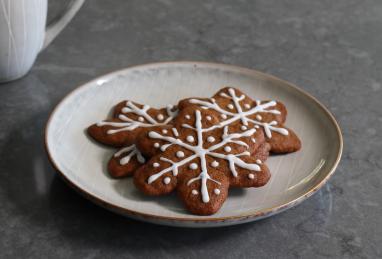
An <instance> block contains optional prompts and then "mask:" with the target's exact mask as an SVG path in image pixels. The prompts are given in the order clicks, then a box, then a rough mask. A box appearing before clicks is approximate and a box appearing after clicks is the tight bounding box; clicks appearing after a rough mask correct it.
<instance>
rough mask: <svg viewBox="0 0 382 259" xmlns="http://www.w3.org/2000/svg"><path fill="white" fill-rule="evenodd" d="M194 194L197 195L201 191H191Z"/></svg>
mask: <svg viewBox="0 0 382 259" xmlns="http://www.w3.org/2000/svg"><path fill="white" fill-rule="evenodd" d="M191 193H192V194H193V195H197V194H198V193H199V192H198V191H197V190H192V192H191Z"/></svg>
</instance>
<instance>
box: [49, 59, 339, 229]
mask: <svg viewBox="0 0 382 259" xmlns="http://www.w3.org/2000/svg"><path fill="white" fill-rule="evenodd" d="M223 86H234V87H237V88H239V89H240V90H242V91H244V92H245V93H247V94H248V95H249V96H251V97H252V98H256V99H274V100H280V101H281V102H283V103H284V104H285V105H286V107H287V109H288V117H287V121H286V125H287V126H288V127H290V128H292V129H293V130H294V131H295V132H296V133H297V134H298V136H299V137H300V139H301V141H302V149H301V151H299V152H296V153H293V154H287V155H278V156H271V157H270V158H269V159H268V161H267V165H268V167H269V168H270V171H271V173H272V178H271V180H270V181H269V182H268V184H267V185H265V186H264V187H261V188H250V189H231V190H230V194H229V197H228V199H227V201H226V202H225V203H224V205H223V207H222V208H221V209H220V211H219V212H218V213H216V214H214V215H211V216H195V215H192V214H189V213H188V212H187V211H186V210H185V209H184V208H183V206H182V204H181V203H180V202H179V200H178V199H177V197H176V196H175V195H170V196H166V197H147V196H144V195H142V194H141V193H139V192H138V190H137V189H136V188H135V187H134V185H133V183H132V179H131V178H127V179H123V180H114V179H111V178H109V177H108V175H107V172H106V164H107V161H108V159H109V158H110V156H111V155H112V154H113V152H114V150H113V149H108V148H105V147H103V146H100V145H98V144H96V143H95V142H93V141H92V140H90V139H89V138H88V137H87V135H86V133H85V130H86V128H87V127H88V126H89V125H90V124H92V123H94V122H97V121H101V120H103V119H105V118H106V115H108V114H109V112H110V110H111V108H112V106H113V105H115V104H116V103H118V102H120V101H122V100H125V99H130V100H134V101H136V102H140V103H145V104H149V105H150V106H153V107H162V106H165V105H166V104H176V103H177V101H178V100H179V99H182V98H186V97H191V96H197V97H209V96H211V95H212V94H214V93H215V92H216V91H217V90H219V89H220V88H221V87H223ZM46 147H47V151H48V154H49V157H50V159H51V161H52V163H53V165H54V166H55V167H56V169H57V170H58V171H59V173H60V174H61V175H62V176H63V177H64V179H65V180H66V181H67V182H68V183H69V184H70V185H71V186H72V187H74V188H75V189H76V190H78V191H79V192H80V193H82V194H84V195H85V196H86V197H88V198H89V199H91V200H92V201H94V202H96V203H97V204H99V205H101V206H104V207H106V208H108V209H111V210H113V211H115V212H117V213H120V214H123V215H126V216H129V217H133V218H136V219H140V220H144V221H149V222H153V223H158V224H166V225H171V226H186V227H214V226H224V225H233V224H239V223H244V222H249V221H253V220H257V219H260V218H263V217H267V216H270V215H274V214H276V213H278V212H281V211H283V210H285V209H287V208H290V207H292V206H294V205H296V204H298V203H299V202H301V201H303V200H304V199H306V198H307V197H309V196H310V195H312V194H313V193H314V192H315V191H317V190H318V189H319V188H320V187H322V185H323V184H324V183H325V182H326V181H327V180H328V179H329V177H330V176H331V175H332V173H333V172H334V170H335V168H336V166H337V164H338V162H339V159H340V156H341V152H342V137H341V132H340V129H339V127H338V125H337V123H336V122H335V120H334V118H333V117H332V115H331V114H330V113H329V112H328V111H327V110H326V109H325V108H324V107H323V106H322V105H321V104H320V103H319V102H318V101H317V100H315V99H314V98H313V97H311V96H310V95H308V94H306V93H305V92H303V91H301V90H300V89H298V88H297V87H296V86H293V85H292V84H290V83H287V82H285V81H282V80H280V79H277V78H275V77H273V76H269V75H266V74H263V73H260V72H257V71H254V70H250V69H245V68H240V67H235V66H229V65H221V64H213V63H200V62H169V63H157V64H148V65H142V66H136V67H132V68H127V69H124V70H120V71H117V72H114V73H111V74H108V75H105V76H103V77H100V78H97V79H95V80H93V81H91V82H89V83H86V84H84V85H82V86H81V87H79V88H77V89H76V90H75V91H73V92H72V93H70V94H69V95H68V96H67V97H66V98H65V99H64V100H63V101H62V102H61V103H60V104H59V105H58V106H57V107H56V109H55V110H54V112H53V113H52V115H51V117H50V119H49V122H48V125H47V128H46Z"/></svg>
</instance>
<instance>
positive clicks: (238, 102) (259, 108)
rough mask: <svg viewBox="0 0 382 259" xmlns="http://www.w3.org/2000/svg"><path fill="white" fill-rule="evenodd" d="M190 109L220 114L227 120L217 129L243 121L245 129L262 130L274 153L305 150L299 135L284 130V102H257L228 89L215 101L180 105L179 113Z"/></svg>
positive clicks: (192, 100)
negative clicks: (196, 108)
mask: <svg viewBox="0 0 382 259" xmlns="http://www.w3.org/2000/svg"><path fill="white" fill-rule="evenodd" d="M189 106H195V107H201V108H203V109H208V110H214V111H216V112H217V113H219V115H220V117H221V118H222V119H223V120H222V121H221V122H220V123H219V124H217V125H214V126H213V127H224V126H225V125H228V124H231V123H232V122H236V121H239V122H240V123H241V125H242V126H243V127H248V128H253V127H254V128H257V129H262V130H263V131H264V133H265V136H266V141H267V142H268V143H269V144H270V145H271V151H272V152H274V153H289V152H294V151H297V150H299V149H300V148H301V142H300V140H299V138H298V137H297V135H296V134H295V133H294V132H293V131H292V130H291V129H289V128H287V127H285V126H284V123H285V120H286V115H287V110H286V108H285V106H284V105H283V104H282V103H281V102H276V101H260V100H256V101H254V100H252V99H251V98H249V97H248V96H247V95H245V94H243V93H242V92H241V91H240V90H238V89H235V88H232V87H226V88H223V89H221V90H220V91H218V92H217V93H216V94H215V95H214V96H213V97H212V98H189V99H185V100H182V101H180V102H179V109H183V108H185V107H189Z"/></svg>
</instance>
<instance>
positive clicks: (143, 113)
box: [97, 101, 178, 134]
mask: <svg viewBox="0 0 382 259" xmlns="http://www.w3.org/2000/svg"><path fill="white" fill-rule="evenodd" d="M149 109H150V106H148V105H143V107H142V108H139V107H138V106H136V105H135V104H134V103H132V102H131V101H127V102H126V104H125V107H123V108H122V113H132V114H135V115H138V119H137V120H136V121H135V120H133V119H131V118H129V117H128V116H126V115H125V114H119V116H118V118H119V119H120V120H121V121H120V122H113V121H101V122H98V123H97V126H98V127H102V126H111V127H114V128H115V129H109V130H108V131H107V134H115V133H118V132H121V131H131V130H134V129H136V128H138V127H152V126H160V125H166V124H168V123H169V122H170V121H172V119H173V118H174V117H175V116H176V115H177V113H178V111H177V110H176V111H173V106H172V105H168V106H167V108H166V112H167V115H168V117H167V118H166V119H165V120H164V121H162V122H158V121H156V120H155V119H154V118H153V117H151V116H150V114H148V113H147V111H148V110H149Z"/></svg>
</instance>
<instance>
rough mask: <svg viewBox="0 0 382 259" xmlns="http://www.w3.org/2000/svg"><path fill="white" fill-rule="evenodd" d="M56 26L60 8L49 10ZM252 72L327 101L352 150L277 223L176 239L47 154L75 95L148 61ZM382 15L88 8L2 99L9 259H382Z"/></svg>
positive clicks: (305, 9) (210, 6)
mask: <svg viewBox="0 0 382 259" xmlns="http://www.w3.org/2000/svg"><path fill="white" fill-rule="evenodd" d="M49 2H50V3H51V8H50V9H51V11H52V15H53V14H54V13H57V12H58V10H60V9H61V8H62V2H64V1H59V0H55V1H49ZM166 60H203V61H212V62H224V63H229V64H236V65H241V66H246V67H250V68H255V69H258V70H261V71H264V72H268V73H271V74H273V75H276V76H278V77H280V78H283V79H286V80H288V81H291V82H293V83H295V84H297V85H299V86H300V87H302V88H303V89H305V90H307V91H308V92H310V93H312V94H313V95H314V96H316V97H317V98H318V99H319V100H321V101H322V102H323V103H324V104H325V105H326V106H327V107H328V108H329V109H330V110H331V111H332V112H333V113H334V115H335V116H336V118H337V119H338V121H339V123H340V125H341V127H342V131H343V135H344V140H345V147H344V148H345V149H344V154H343V159H342V161H341V163H340V165H339V168H338V170H337V172H336V174H335V175H334V177H333V178H332V179H331V180H330V181H329V183H328V184H327V185H326V186H325V187H324V188H323V189H322V190H321V191H319V192H318V193H317V194H316V195H314V196H313V197H311V198H310V199H308V200H307V201H305V202H304V203H302V204H301V205H299V206H298V207H296V208H293V209H291V210H288V211H286V212H284V213H282V214H280V215H278V216H275V217H272V218H269V219H265V220H261V221H259V222H255V223H250V224H246V225H241V226H234V227H226V228H219V229H179V228H170V227H163V226H156V225H151V224H146V223H141V222H137V221H133V220H130V219H126V218H123V217H120V216H118V215H115V214H113V213H111V212H108V211H106V210H104V209H101V208H99V207H97V206H95V205H93V204H92V203H90V202H88V201H87V200H85V199H84V198H82V197H81V196H79V195H78V194H77V193H75V192H74V191H73V190H72V189H70V188H69V187H68V186H67V185H66V184H65V183H64V182H63V181H61V180H60V179H59V177H58V176H57V175H56V173H55V171H54V169H53V168H52V166H51V165H50V164H49V162H48V159H47V156H46V154H45V151H44V147H43V134H44V125H45V123H46V121H47V119H48V115H49V113H50V111H51V110H52V108H53V107H54V105H55V104H57V103H58V101H59V100H60V99H61V98H63V97H64V96H65V95H66V94H67V93H68V92H69V91H70V90H72V89H74V88H75V87H76V86H77V85H79V84H81V83H84V82H86V81H88V80H90V79H92V78H93V77H96V76H99V75H102V74H104V73H106V72H110V71H112V70H115V69H120V68H123V67H126V66H130V65H135V64H142V63H147V62H153V61H166ZM381 71H382V1H380V0H374V1H372V0H362V1H361V0H357V1H355V0H337V1H331V0H325V1H314V0H310V1H306V0H298V1H296V0H294V1H292V0H290V1H289V0H288V1H274V0H263V1H252V0H241V1H230V0H215V1H186V0H156V1H149V0H147V1H141V0H131V1H125V0H113V1H103V0H91V1H88V2H87V3H86V4H85V6H84V7H83V8H82V9H81V11H80V12H79V14H78V15H77V16H76V17H75V19H74V20H73V22H72V23H71V24H70V25H69V27H67V28H66V29H65V31H64V32H63V33H62V34H61V35H60V36H59V37H58V38H57V39H56V40H55V41H54V42H53V44H52V45H51V46H49V47H48V48H47V49H46V50H45V51H44V52H43V53H42V54H41V55H40V56H39V57H38V60H37V62H36V64H35V66H34V67H33V69H32V71H31V73H30V74H28V75H27V76H26V77H24V78H23V79H21V80H18V81H15V82H12V83H8V84H2V85H0V119H1V123H0V204H1V209H0V221H1V224H0V257H1V258H12V257H17V258H113V257H119V258H120V257H122V258H123V257H125V258H223V257H225V258H254V257H264V258H340V257H343V258H378V257H379V258H381V257H382V248H381V247H382V246H381V244H382V206H381V205H382V204H381V202H382V155H381V154H382V152H381V147H382V137H381V130H382V126H381V125H382V73H381Z"/></svg>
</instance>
